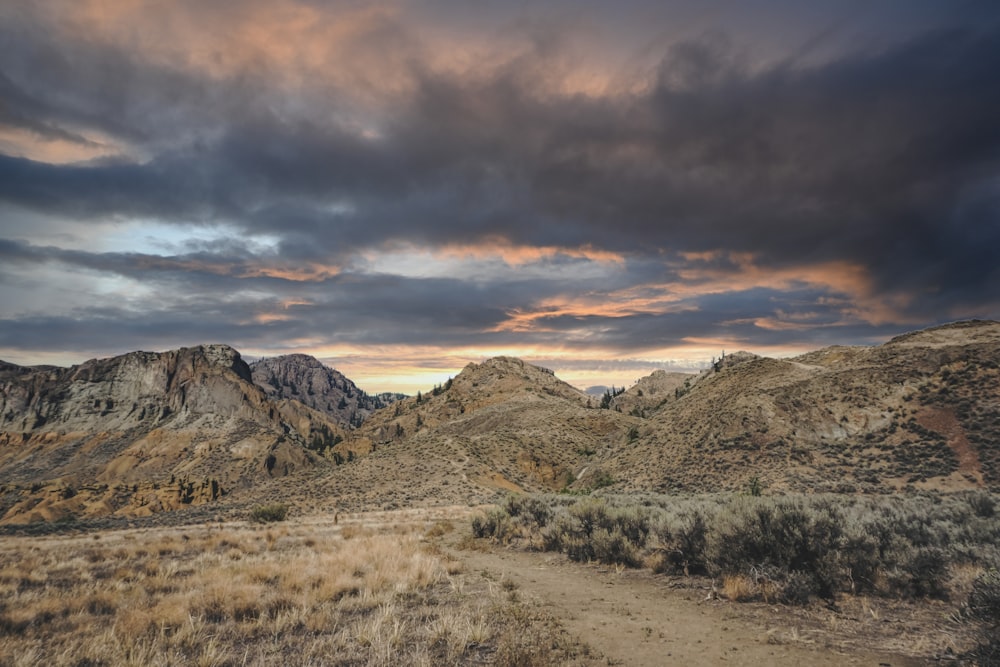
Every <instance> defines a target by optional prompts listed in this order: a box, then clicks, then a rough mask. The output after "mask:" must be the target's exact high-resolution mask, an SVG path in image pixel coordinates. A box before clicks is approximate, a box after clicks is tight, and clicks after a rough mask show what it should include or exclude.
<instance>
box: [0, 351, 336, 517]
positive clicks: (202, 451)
mask: <svg viewBox="0 0 1000 667" xmlns="http://www.w3.org/2000/svg"><path fill="white" fill-rule="evenodd" d="M290 420H293V421H296V422H298V426H293V425H292V424H291V423H290ZM327 422H328V420H327V419H326V418H325V417H324V416H322V415H320V414H319V413H317V412H315V411H312V410H310V409H309V408H308V407H306V406H302V405H298V404H289V405H285V406H279V405H278V404H276V403H275V402H273V401H271V400H270V399H269V398H268V397H267V395H266V394H265V393H264V392H263V391H262V390H261V389H259V388H258V387H257V386H256V385H255V384H254V383H253V379H252V375H251V371H250V368H249V367H248V366H247V364H246V363H244V361H243V360H242V359H241V358H240V355H239V353H238V352H237V351H236V350H234V349H232V348H231V347H228V346H225V345H202V346H198V347H192V348H182V349H179V350H173V351H170V352H163V353H153V352H132V353H130V354H126V355H123V356H119V357H114V358H110V359H95V360H91V361H88V362H86V363H83V364H81V365H78V366H73V367H71V368H56V367H52V366H40V367H21V366H16V365H14V364H9V363H3V364H0V471H2V477H0V479H2V481H3V486H2V489H0V493H2V497H0V516H2V517H3V519H2V520H4V521H29V520H33V519H53V518H60V517H63V516H68V515H73V516H96V515H102V514H109V513H119V514H126V515H132V516H137V515H143V514H150V513H154V512H158V511H162V510H166V509H175V508H178V507H183V506H185V505H191V504H199V503H204V502H210V501H213V500H219V499H220V498H221V497H223V496H224V495H226V494H228V493H230V492H231V491H234V490H239V489H242V488H245V487H247V486H249V485H251V484H253V483H254V482H255V481H256V480H260V479H263V478H268V477H272V476H277V475H285V474H289V473H292V472H295V471H296V470H300V469H302V468H308V467H311V466H313V465H315V464H316V463H317V462H318V461H319V460H320V459H319V457H317V456H316V455H315V454H314V453H312V452H310V451H309V450H308V449H307V448H306V445H307V440H306V438H308V437H309V436H310V435H312V433H311V432H310V430H309V427H310V426H314V425H317V426H318V425H320V424H324V425H328V424H327ZM303 425H304V426H305V428H304V429H302V426H303ZM303 431H304V432H303Z"/></svg>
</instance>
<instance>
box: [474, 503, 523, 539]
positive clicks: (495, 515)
mask: <svg viewBox="0 0 1000 667" xmlns="http://www.w3.org/2000/svg"><path fill="white" fill-rule="evenodd" d="M472 534H473V535H475V536H476V537H491V538H493V539H495V540H497V541H501V542H509V541H510V539H511V538H512V537H514V535H515V534H516V529H515V527H514V522H513V521H511V518H510V515H509V514H507V512H506V511H505V510H503V509H501V508H499V507H497V508H493V509H491V510H489V511H488V512H486V514H483V515H477V516H474V517H472Z"/></svg>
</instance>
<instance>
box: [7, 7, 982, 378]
mask: <svg viewBox="0 0 1000 667" xmlns="http://www.w3.org/2000/svg"><path fill="white" fill-rule="evenodd" d="M442 7H443V5H442V4H440V3H437V4H435V3H422V2H398V3H389V4H385V5H382V6H379V7H372V6H368V5H357V4H356V3H351V2H336V3H314V2H304V1H303V2H292V1H289V2H284V3H281V4H280V6H276V5H275V3H270V2H263V1H256V0H254V1H251V2H246V3H239V4H238V5H233V4H232V3H227V2H199V3H194V2H179V3H167V4H158V5H156V6H153V7H150V6H148V5H146V4H143V3H140V4H136V3H130V2H100V3H98V2H56V1H50V2H39V3H30V4H29V5H24V6H17V7H5V8H3V9H0V63H2V64H0V97H2V98H3V100H4V104H3V105H2V107H0V211H3V212H5V214H7V212H15V213H14V214H13V215H16V216H17V218H18V220H22V219H23V220H29V219H31V220H42V221H44V222H45V224H44V225H43V226H44V227H45V228H46V232H45V234H44V235H43V234H42V233H41V231H38V232H37V233H36V232H33V231H32V227H33V225H31V224H27V223H23V224H22V223H21V222H17V224H13V223H12V224H11V226H10V227H9V230H10V231H8V232H5V233H4V234H2V236H4V237H6V238H5V239H4V240H3V242H2V243H0V255H2V256H3V257H4V263H5V266H4V268H2V269H0V281H2V282H0V295H2V294H6V295H7V297H6V298H7V301H8V303H12V304H13V303H16V304H18V306H17V307H18V309H17V310H14V309H13V307H8V308H4V309H0V321H2V322H3V328H4V331H5V342H4V343H3V344H4V345H6V346H7V347H10V348H11V349H22V348H23V349H29V348H31V349H41V348H42V347H44V346H45V345H53V346H58V345H63V346H66V345H70V344H76V343H70V342H69V341H68V340H67V339H66V337H65V336H64V337H63V338H62V342H61V343H60V342H58V340H57V339H58V334H57V333H56V331H57V330H53V331H50V332H47V333H44V334H43V333H41V331H40V330H41V329H42V328H45V327H48V326H49V325H51V324H53V323H57V322H63V323H66V322H75V323H77V324H76V325H75V326H74V328H73V330H74V332H76V331H80V332H86V331H88V330H90V329H89V328H90V327H92V328H93V331H94V332H95V333H94V340H95V341H97V340H98V339H99V338H100V336H99V334H98V333H97V332H99V331H100V330H101V329H102V327H103V328H110V325H109V323H110V322H113V321H116V320H120V321H119V326H117V327H114V328H115V331H116V332H117V333H115V334H114V335H111V336H108V337H106V338H105V341H106V345H107V346H109V347H110V346H111V345H112V344H115V345H121V346H123V347H126V348H129V347H132V346H135V345H136V343H137V342H141V341H145V340H147V339H146V338H144V337H145V336H147V335H151V331H150V329H149V328H148V327H147V326H146V324H145V323H146V322H155V323H157V326H158V327H159V329H157V331H159V332H160V333H158V334H156V336H157V339H158V340H163V341H164V342H165V344H166V343H167V341H168V340H182V339H183V340H190V339H191V338H192V337H193V336H194V335H195V334H198V335H205V336H210V335H214V336H215V339H218V338H220V337H221V338H230V339H239V340H241V341H245V342H247V343H248V344H250V345H252V346H256V347H259V348H262V349H263V348H269V347H270V346H272V345H273V341H274V340H276V339H277V338H281V339H285V340H288V341H292V342H293V343H294V344H295V345H299V344H304V343H302V342H303V341H308V342H309V343H310V344H315V345H322V344H324V343H329V344H335V343H336V344H348V343H349V344H361V343H362V342H368V343H370V344H372V345H403V344H411V345H414V346H418V345H431V344H436V345H442V346H444V345H452V346H464V347H466V348H469V349H471V346H479V347H480V348H481V349H501V348H503V349H507V348H510V347H511V346H515V345H520V346H522V347H523V349H526V350H532V349H534V350H537V351H538V352H539V355H544V350H543V348H544V347H545V346H551V347H553V348H560V349H568V350H574V351H576V353H582V352H581V351H583V350H591V351H594V352H595V353H596V351H598V350H599V351H602V352H603V351H613V352H614V354H616V355H622V356H624V357H626V358H627V357H629V356H630V355H632V356H634V354H632V353H634V352H637V351H655V350H660V349H665V348H669V347H670V346H671V345H677V344H680V343H681V342H682V341H684V340H689V339H712V340H715V339H719V340H723V339H726V340H730V341H733V342H744V343H746V344H747V346H749V347H752V346H753V345H762V346H766V345H772V344H773V345H785V344H791V343H793V342H795V341H803V340H809V341H813V342H823V341H827V340H831V339H832V338H833V337H835V336H848V337H853V338H851V340H870V339H872V338H874V337H876V336H878V335H879V334H881V333H883V332H891V331H893V328H894V327H895V329H896V330H899V329H901V328H906V329H910V328H913V327H914V326H915V325H919V324H921V323H928V324H929V323H932V322H937V321H941V320H943V319H952V318H958V317H966V316H981V317H991V316H993V317H995V316H997V314H998V313H1000V300H998V298H997V297H996V293H997V290H996V285H997V284H1000V268H998V267H997V263H996V262H995V257H994V255H995V252H993V249H994V248H995V247H996V246H997V243H998V242H1000V223H998V220H1000V126H998V125H997V123H996V120H995V119H996V118H998V117H1000V90H998V89H997V87H996V86H995V85H994V79H995V72H996V71H998V70H1000V21H998V14H997V12H996V10H995V9H993V8H992V5H990V4H989V3H981V4H977V3H973V4H972V5H969V11H968V13H967V14H966V15H965V16H963V15H961V14H960V13H958V12H954V11H951V10H947V9H946V8H939V9H934V8H929V7H924V6H921V7H920V8H917V9H913V10H912V11H911V10H909V9H908V10H907V11H903V10H897V9H893V8H891V7H887V8H884V10H881V11H884V12H885V13H884V14H877V13H876V14H873V13H871V12H868V10H866V11H864V12H862V11H860V10H859V15H860V16H861V18H858V17H857V16H855V15H853V14H850V13H847V12H844V11H842V10H836V11H835V10H833V9H829V8H827V9H822V10H821V9H820V8H818V7H816V8H813V10H810V11H807V10H806V8H802V7H800V6H799V5H798V4H794V3H777V4H776V5H775V8H772V9H771V10H769V11H771V12H773V13H772V14H770V15H767V16H765V17H764V18H762V19H761V20H760V21H756V20H749V19H748V18H747V17H746V15H745V13H744V12H745V9H744V8H742V7H741V5H740V4H739V3H729V2H721V1H720V2H718V3H715V4H714V5H713V7H714V10H713V11H712V12H708V13H706V12H705V11H704V10H703V9H702V8H701V7H700V6H699V5H696V4H692V3H687V2H673V3H648V2H636V3H635V4H634V5H632V6H630V9H631V10H632V11H624V10H622V11H618V10H616V11H615V12H614V13H613V14H614V15H613V16H612V14H611V13H609V11H610V10H607V9H606V8H605V7H602V6H601V5H599V4H595V3H584V4H583V5H577V4H575V3H574V4H573V15H572V16H569V15H568V10H569V7H568V6H567V5H566V4H565V3H561V2H551V3H545V4H544V5H541V6H538V7H536V8H531V9H525V10H511V9H509V8H508V7H506V6H502V5H499V4H497V5H488V6H486V5H484V6H483V7H482V8H481V10H480V11H477V12H476V13H469V12H467V11H465V10H462V9H461V8H457V9H455V11H453V12H451V13H450V14H447V15H445V14H443V13H442V12H444V9H442ZM578 7H579V9H577V8H578ZM779 9H780V11H779ZM872 11H873V10H872ZM765 14H766V12H765ZM768 16H769V17H770V18H769V19H768ZM816 17H819V18H816ZM769 21H770V22H769ZM679 25H686V26H690V27H689V28H687V29H681V28H678V27H676V26H679ZM84 36H85V37H84ZM9 219H11V220H13V218H9ZM143 224H149V225H154V226H155V227H156V229H163V228H164V227H171V226H173V227H175V228H176V229H177V230H178V234H180V233H184V230H191V229H204V230H206V232H211V234H206V236H209V237H211V238H213V239H214V240H212V241H206V240H204V239H203V238H202V239H200V240H198V239H194V240H192V241H191V242H190V243H188V244H185V243H182V242H172V243H173V245H171V246H170V247H166V246H164V248H163V249H162V251H161V252H157V251H155V250H153V249H151V248H149V247H146V246H144V247H143V249H141V250H139V249H136V250H135V251H133V252H101V251H100V248H101V246H100V244H99V243H94V242H93V241H92V239H89V238H88V237H89V236H91V235H101V234H106V233H107V230H108V229H110V228H120V229H126V228H127V229H132V228H133V227H135V228H140V227H141V226H142V225H143ZM38 229H39V230H40V229H41V226H38ZM227 234H231V235H233V238H232V239H225V238H224V237H225V235H227ZM255 238H267V239H268V243H267V244H264V245H261V244H257V245H255V244H254V243H253V242H252V239H255ZM146 245H147V246H148V244H146ZM15 267H19V268H15ZM17 271H21V272H26V273H23V275H28V274H30V275H31V276H32V280H39V281H44V275H45V272H46V271H51V272H52V273H51V275H52V278H51V284H50V286H49V290H50V291H51V290H55V289H56V287H55V286H57V285H67V284H68V283H70V282H72V280H73V277H74V276H85V277H86V280H87V281H90V282H88V284H90V283H93V284H94V285H95V287H93V288H92V289H91V291H90V293H89V295H88V294H85V295H83V296H82V297H81V298H80V299H79V300H78V306H79V308H78V309H77V310H72V311H70V310H67V308H66V306H65V304H63V303H62V302H61V301H60V302H59V304H58V308H59V312H51V311H46V307H49V308H55V307H56V305H55V303H53V304H51V305H50V306H46V304H44V303H39V304H38V306H37V307H36V308H34V309H32V308H31V307H30V302H31V298H30V295H31V293H32V292H31V290H32V289H33V288H32V287H31V286H30V285H29V284H28V282H26V281H25V280H21V281H17V280H15V278H16V277H17V275H16V272H17ZM109 294H114V295H117V297H116V298H120V297H121V296H122V295H126V296H127V295H129V294H134V295H139V294H141V295H142V296H141V298H140V297H139V296H134V297H133V298H132V300H131V301H127V307H126V306H124V305H122V307H121V309H118V308H117V307H116V304H115V303H109V302H108V295H109ZM150 295H152V296H154V297H155V298H153V299H149V297H150ZM188 297H191V298H190V299H189V298H188ZM143 300H145V305H142V302H143ZM194 304H196V305H197V307H198V308H200V310H199V311H198V312H199V315H200V317H199V319H200V322H199V324H198V326H197V327H193V328H190V329H188V330H186V332H185V329H184V322H185V321H186V320H190V319H191V311H190V310H185V309H186V308H192V307H194ZM290 304H291V305H290ZM118 305H120V304H118ZM60 318H62V319H60ZM212 318H216V319H212ZM63 330H64V331H66V330H67V329H66V327H63ZM166 332H171V333H170V334H169V335H168V334H167V333H166ZM74 335H75V334H74ZM86 339H87V337H86V335H84V334H82V333H81V337H79V338H76V339H75V340H77V341H83V340H86ZM79 344H81V345H82V344H83V343H82V342H80V343H79Z"/></svg>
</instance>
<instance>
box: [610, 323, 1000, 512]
mask: <svg viewBox="0 0 1000 667" xmlns="http://www.w3.org/2000/svg"><path fill="white" fill-rule="evenodd" d="M602 463H603V465H605V466H606V467H607V468H608V469H610V470H612V471H614V472H615V474H616V475H617V476H619V477H620V478H622V479H626V480H628V481H627V482H626V483H623V484H622V487H623V488H624V489H649V490H673V491H676V490H724V489H745V488H748V485H749V484H750V483H751V480H754V483H755V484H758V483H759V484H762V485H764V486H765V487H768V488H771V489H772V490H786V489H787V490H834V491H848V492H854V491H868V492H883V491H887V490H888V491H891V490H899V489H904V488H915V489H940V490H957V489H962V488H971V487H979V486H989V487H992V488H994V489H996V488H1000V323H997V322H982V321H972V322H961V323H956V324H952V325H946V326H942V327H936V328H933V329H928V330H925V331H920V332H914V333H911V334H906V335H904V336H899V337H897V338H894V339H892V340H891V341H889V342H887V343H885V344H883V345H879V346H876V347H841V346H835V347H829V348H825V349H822V350H818V351H815V352H811V353H808V354H805V355H802V356H800V357H796V358H792V359H782V360H778V359H768V358H764V357H757V356H755V355H749V354H740V355H733V356H732V357H729V358H726V359H725V360H724V361H723V362H720V363H719V364H716V366H715V367H714V368H713V369H712V370H710V371H708V372H706V373H704V374H702V375H701V376H700V377H699V378H698V379H697V380H696V381H694V382H692V383H691V384H690V387H689V388H688V389H687V390H686V391H684V393H683V395H682V396H680V398H679V399H678V400H676V401H673V402H668V403H667V404H665V405H663V406H662V407H661V408H660V409H659V410H658V411H656V412H655V413H654V414H652V415H651V416H650V418H649V419H648V420H647V422H646V423H644V425H643V426H642V427H641V428H640V430H639V437H638V438H636V440H635V442H633V443H632V444H631V445H629V446H628V447H622V448H618V449H616V450H614V451H609V452H607V453H606V454H605V456H604V458H603V461H602Z"/></svg>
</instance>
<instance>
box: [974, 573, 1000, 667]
mask: <svg viewBox="0 0 1000 667" xmlns="http://www.w3.org/2000/svg"><path fill="white" fill-rule="evenodd" d="M966 616H967V617H968V618H969V619H971V620H972V621H973V622H975V623H977V624H978V632H977V638H978V640H979V645H978V646H977V647H976V649H975V650H974V651H973V653H974V656H973V657H975V658H977V659H978V660H979V662H980V664H983V665H995V664H1000V571H998V570H996V569H991V570H988V571H986V572H984V573H983V574H981V575H979V576H978V577H977V578H976V580H975V581H974V582H973V584H972V592H971V593H970V594H969V601H968V603H967V605H966Z"/></svg>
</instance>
